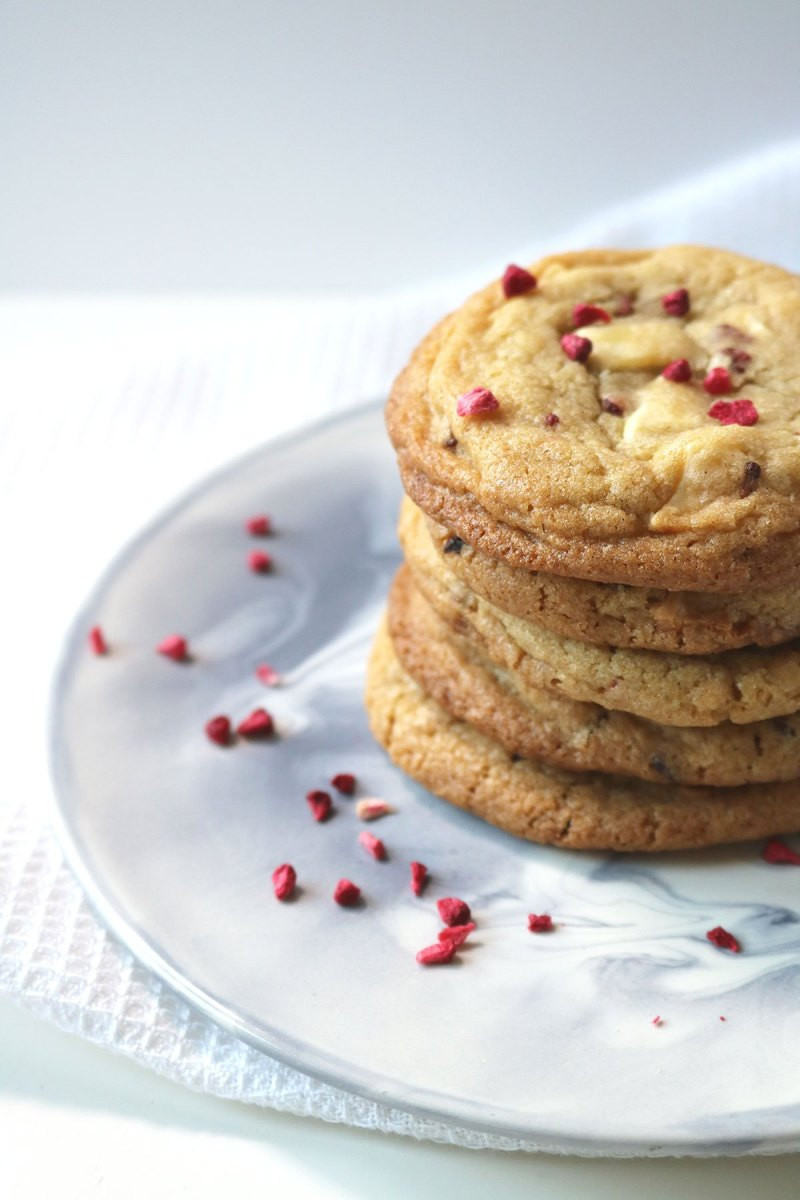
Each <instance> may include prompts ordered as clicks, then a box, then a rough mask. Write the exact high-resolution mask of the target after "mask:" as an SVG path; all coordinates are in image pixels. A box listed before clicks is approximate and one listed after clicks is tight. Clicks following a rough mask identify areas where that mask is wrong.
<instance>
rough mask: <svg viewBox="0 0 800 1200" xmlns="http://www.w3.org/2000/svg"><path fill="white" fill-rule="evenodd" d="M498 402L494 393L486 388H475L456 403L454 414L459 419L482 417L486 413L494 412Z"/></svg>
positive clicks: (460, 397) (498, 404) (465, 393)
mask: <svg viewBox="0 0 800 1200" xmlns="http://www.w3.org/2000/svg"><path fill="white" fill-rule="evenodd" d="M499 407H500V401H499V400H498V399H497V397H496V396H495V394H494V392H490V391H489V389H488V388H485V387H476V388H473V389H472V391H471V392H464V395H463V396H459V397H458V401H457V402H456V412H457V413H458V415H459V416H460V417H482V416H484V415H485V414H486V413H492V412H496V411H497V409H498V408H499Z"/></svg>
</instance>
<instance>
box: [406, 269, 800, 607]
mask: <svg viewBox="0 0 800 1200" xmlns="http://www.w3.org/2000/svg"><path fill="white" fill-rule="evenodd" d="M531 273H532V275H533V276H535V278H536V281H537V282H536V286H535V287H532V288H530V289H529V290H528V291H526V292H524V293H523V294H517V295H511V296H507V295H506V291H507V290H509V289H507V288H504V286H503V284H502V283H501V282H495V283H493V284H491V285H490V286H489V287H487V288H485V289H484V290H483V291H481V292H479V293H477V294H476V295H475V296H473V297H472V298H471V299H470V300H468V301H467V303H466V304H465V305H464V306H463V307H462V308H461V309H459V310H458V311H457V312H455V313H453V314H452V315H451V316H449V317H447V318H446V319H445V320H444V321H442V322H441V323H440V324H439V325H438V326H437V327H436V328H435V329H434V330H433V332H432V333H431V334H429V336H428V337H427V338H426V339H425V341H423V343H422V344H421V345H420V346H419V348H418V349H417V350H416V352H415V353H414V355H413V357H412V359H411V362H410V364H409V366H408V367H407V368H406V370H405V371H404V372H403V373H402V374H401V375H400V377H399V379H398V380H397V382H396V384H395V387H394V389H393V392H392V396H391V398H390V401H389V405H388V410H387V420H388V426H389V432H390V436H391V438H392V441H393V443H394V445H395V447H396V449H397V452H398V459H399V464H400V469H401V473H402V476H403V481H404V484H405V486H406V490H407V491H408V492H409V494H410V495H411V496H412V498H413V499H414V500H415V501H416V503H417V504H419V506H420V507H421V508H423V509H424V510H425V511H426V512H428V514H429V515H430V516H432V517H434V518H435V519H437V520H439V521H441V522H442V523H443V524H445V525H446V526H447V527H448V529H451V530H452V531H453V532H454V533H456V534H458V535H459V536H461V537H463V538H465V540H467V541H469V542H470V543H471V544H473V545H477V546H479V547H480V549H482V550H484V551H485V552H487V553H488V554H490V555H493V556H495V557H498V558H503V559H505V560H506V561H508V562H510V563H512V564H513V565H515V566H523V567H527V568H528V569H532V570H544V571H548V572H551V573H552V574H556V575H569V576H575V577H577V578H582V579H589V580H596V581H599V582H605V583H633V584H638V585H641V586H654V587H665V588H669V589H681V590H690V591H691V590H703V591H723V592H724V591H743V590H746V589H748V588H752V587H755V588H757V587H770V586H777V585H779V584H781V583H784V582H788V581H790V580H792V579H795V578H797V577H798V576H800V502H799V500H798V497H800V278H798V277H797V276H795V275H791V274H789V273H788V272H786V271H782V270H780V269H779V268H778V267H774V266H769V265H767V264H764V263H759V262H755V261H754V260H752V259H747V258H743V257H741V256H739V255H736V254H731V253H727V252H725V251H721V250H712V249H705V248H702V247H697V246H675V247H669V248H667V249H663V250H657V251H641V252H639V251H636V252H633V251H631V252H626V251H610V250H609V251H586V252H583V253H576V254H566V255H561V256H553V257H550V258H546V259H544V260H543V261H542V262H541V263H539V264H537V265H534V266H533V267H532V268H531ZM524 282H525V281H524V280H523V284H524ZM511 290H513V289H511ZM476 389H482V390H481V391H478V392H476V391H475V390H476ZM484 390H485V391H484ZM469 393H472V396H468V394H469ZM485 393H488V396H487V395H486V394H485ZM464 397H468V398H467V399H466V400H464ZM459 409H460V410H461V413H463V414H464V415H460V413H459ZM470 410H472V411H470Z"/></svg>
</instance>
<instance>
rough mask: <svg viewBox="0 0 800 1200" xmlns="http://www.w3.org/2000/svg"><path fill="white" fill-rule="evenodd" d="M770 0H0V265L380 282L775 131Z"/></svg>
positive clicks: (436, 265)
mask: <svg viewBox="0 0 800 1200" xmlns="http://www.w3.org/2000/svg"><path fill="white" fill-rule="evenodd" d="M799 42H800V6H798V5H796V4H792V3H791V0H760V2H759V3H753V2H752V0H669V2H668V3H665V2H664V0H661V2H654V0H558V2H555V0H552V2H547V0H486V2H481V0H294V2H292V0H136V3H131V2H130V0H4V3H3V5H2V6H0V54H2V70H0V120H1V121H2V134H1V135H0V136H1V137H2V143H1V145H2V158H0V174H1V177H2V188H0V286H5V287H9V288H27V289H45V290H49V289H59V290H61V289H67V290H72V289H75V288H81V289H95V290H105V289H115V290H119V289H123V290H129V289H137V290H145V291H147V290H151V289H154V288H155V289H177V290H187V289H189V290H191V289H196V290H207V289H210V288H213V289H222V290H234V291H236V290H241V289H248V290H259V291H261V290H280V291H283V290H285V289H291V290H292V291H315V290H318V289H326V290H328V291H331V290H332V291H340V290H341V289H352V288H359V289H376V288H379V289H392V288H395V287H397V286H398V285H407V284H408V285H411V284H417V283H419V282H421V281H423V280H426V279H434V278H437V277H440V276H441V275H442V274H449V273H453V272H457V271H460V270H463V269H464V268H465V267H469V268H472V267H482V266H483V265H484V264H486V268H487V270H488V271H489V272H490V274H494V272H495V270H496V265H497V263H498V262H502V261H503V260H504V259H505V258H506V257H507V256H508V254H509V253H510V252H511V250H512V249H513V248H514V247H517V246H520V245H525V244H527V243H529V242H532V241H538V240H541V239H542V238H545V237H547V236H549V235H552V234H556V233H558V232H559V231H560V230H561V229H564V228H567V227H568V226H570V225H572V224H575V223H576V222H578V221H580V220H582V219H583V218H584V217H586V216H590V215H592V214H593V213H594V212H595V211H596V210H597V209H598V208H599V207H602V206H605V205H608V204H609V203H612V202H614V201H616V200H619V199H623V198H625V197H627V196H630V195H635V194H636V193H639V192H641V191H642V190H644V189H649V188H653V187H657V186H660V185H661V184H664V183H668V182H670V181H673V180H678V179H681V178H682V177H683V176H685V175H690V174H693V173H695V172H696V171H698V170H700V169H702V168H703V167H707V166H713V165H715V164H717V163H722V162H725V161H726V160H727V159H730V158H732V157H734V156H735V155H737V154H739V153H743V152H745V151H748V150H752V149H754V148H756V147H758V146H760V145H764V144H766V143H769V142H771V141H779V140H782V139H784V138H786V137H789V136H792V135H793V134H797V132H798V127H799V126H800V71H798V69H797V58H798V43H799Z"/></svg>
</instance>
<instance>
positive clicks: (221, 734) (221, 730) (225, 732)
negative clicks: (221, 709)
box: [205, 716, 231, 746]
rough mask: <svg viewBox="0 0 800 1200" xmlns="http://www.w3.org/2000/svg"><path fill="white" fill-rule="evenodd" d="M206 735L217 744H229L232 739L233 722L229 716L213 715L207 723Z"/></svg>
mask: <svg viewBox="0 0 800 1200" xmlns="http://www.w3.org/2000/svg"><path fill="white" fill-rule="evenodd" d="M205 730H206V737H208V738H209V740H210V741H212V742H215V743H216V745H217V746H229V745H230V741H231V723H230V720H229V719H228V717H224V716H219V717H212V718H211V719H210V720H209V721H206V724H205Z"/></svg>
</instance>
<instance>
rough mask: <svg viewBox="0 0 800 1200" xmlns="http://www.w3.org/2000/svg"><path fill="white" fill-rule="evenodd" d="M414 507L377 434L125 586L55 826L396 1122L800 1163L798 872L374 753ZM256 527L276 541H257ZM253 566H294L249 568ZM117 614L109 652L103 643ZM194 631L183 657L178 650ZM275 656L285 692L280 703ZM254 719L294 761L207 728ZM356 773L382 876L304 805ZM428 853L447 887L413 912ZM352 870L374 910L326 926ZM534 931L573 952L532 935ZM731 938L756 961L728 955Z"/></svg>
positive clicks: (279, 468)
mask: <svg viewBox="0 0 800 1200" xmlns="http://www.w3.org/2000/svg"><path fill="white" fill-rule="evenodd" d="M399 496H400V489H399V485H398V483H397V477H396V471H395V466H394V462H393V457H392V454H391V451H390V448H389V446H388V443H387V441H386V437H385V434H384V432H383V425H382V420H381V416H380V411H379V410H378V409H377V408H370V409H368V410H361V411H359V412H356V413H354V414H352V415H348V416H346V417H343V418H339V419H336V420H332V421H330V422H328V423H327V424H325V425H322V426H317V427H315V428H314V429H312V430H310V431H308V432H306V433H304V434H303V435H302V436H297V437H295V438H292V439H289V440H284V441H283V442H281V443H275V444H272V445H268V446H266V447H264V448H263V449H261V450H259V451H258V452H257V453H255V454H253V455H252V456H250V457H249V458H247V459H245V460H243V461H240V462H237V463H234V464H233V465H232V466H231V467H229V468H228V469H227V470H225V471H224V472H222V473H221V474H219V475H216V476H214V477H213V478H211V479H210V480H207V481H206V482H204V483H203V484H202V485H201V486H200V487H198V488H197V489H196V490H195V491H193V492H192V493H191V495H189V496H188V497H187V498H185V499H184V500H182V501H181V502H180V503H178V504H177V505H176V506H175V507H173V508H172V509H171V510H170V511H169V512H168V513H166V515H165V516H163V517H162V518H161V519H160V520H159V521H158V522H156V523H155V524H154V525H152V526H151V527H150V528H148V529H147V530H146V531H145V532H144V533H143V534H142V535H141V537H140V538H139V539H138V540H137V541H136V542H135V544H134V545H132V546H130V547H129V548H128V549H127V550H125V551H124V553H123V554H122V555H121V557H120V558H119V559H118V560H117V562H116V563H115V564H114V565H113V566H112V568H111V569H110V571H109V573H108V574H107V575H106V577H105V578H104V579H103V581H102V582H101V583H100V585H99V586H98V588H97V590H96V592H95V593H94V595H93V596H92V597H91V599H90V601H89V602H88V604H87V606H86V609H85V610H84V612H83V614H82V615H81V617H80V618H79V620H78V621H77V623H76V626H75V629H74V633H73V635H72V637H71V639H70V641H69V644H68V646H67V649H66V653H65V658H64V662H63V664H62V667H61V670H60V674H59V677H58V681H57V686H56V692H55V701H54V714H53V761H54V768H55V778H56V785H57V786H56V792H57V800H56V824H57V827H58V830H59V834H60V838H61V841H62V844H63V846H64V849H65V851H66V853H67V855H68V857H69V859H70V861H71V863H72V866H73V867H74V869H75V871H76V872H77V874H78V876H79V878H80V880H81V882H82V884H83V886H84V887H85V889H86V891H87V892H88V894H89V896H90V897H91V899H92V901H93V903H94V904H95V906H96V908H97V910H98V912H99V913H100V915H101V916H102V917H103V919H104V920H105V921H106V922H107V924H108V925H109V926H110V927H111V928H112V929H113V930H114V931H115V932H116V934H117V935H118V936H119V937H120V938H121V939H122V940H123V941H124V942H126V943H127V945H128V946H129V947H130V948H131V949H132V950H133V951H134V953H135V954H136V955H138V957H139V958H140V959H141V960H142V961H143V962H144V963H146V964H147V965H148V966H149V967H151V968H152V969H153V970H154V971H155V972H156V973H158V974H159V975H160V976H162V977H163V978H164V979H165V980H167V981H168V982H169V983H170V984H171V985H172V986H173V987H174V988H175V989H176V990H177V991H178V992H180V993H181V994H182V995H183V996H185V997H186V998H187V999H189V1000H190V1001H191V1002H192V1003H194V1004H195V1005H197V1007H198V1008H200V1009H202V1010H203V1011H204V1012H206V1013H208V1014H209V1015H210V1016H212V1017H213V1018H214V1019H216V1020H217V1021H219V1022H220V1023H221V1024H222V1025H224V1026H225V1027H226V1028H228V1029H230V1030H233V1031H235V1032H236V1033H237V1034H239V1035H240V1036H241V1037H243V1038H245V1039H246V1040H248V1041H249V1042H251V1043H253V1044H254V1045H256V1046H258V1047H259V1048H261V1049H263V1050H264V1051H266V1052H268V1053H269V1054H272V1055H274V1056H277V1057H278V1058H280V1059H283V1060H285V1061H286V1062H288V1063H290V1064H292V1065H293V1066H295V1067H297V1068H299V1069H301V1070H302V1071H305V1072H307V1073H309V1074H312V1075H315V1076H319V1077H320V1078H323V1079H326V1080H328V1081H330V1082H332V1083H334V1084H336V1085H337V1086H339V1087H341V1088H345V1089H349V1090H352V1091H355V1092H359V1093H361V1094H363V1095H366V1096H370V1097H372V1098H375V1099H377V1100H379V1101H381V1102H384V1103H388V1104H391V1105H395V1106H397V1107H398V1108H401V1109H407V1110H409V1111H413V1112H415V1113H419V1114H423V1115H426V1116H428V1117H432V1118H435V1119H439V1120H444V1121H450V1122H454V1123H457V1124H459V1125H461V1126H468V1127H472V1128H476V1129H481V1130H487V1131H490V1132H494V1133H497V1134H505V1135H510V1136H516V1137H521V1138H524V1139H526V1140H527V1141H529V1142H530V1143H531V1144H535V1145H539V1146H543V1147H547V1148H550V1149H560V1150H566V1151H580V1152H584V1153H609V1154H614V1153H644V1154H652V1153H685V1154H713V1153H717V1154H718V1153H741V1152H744V1151H747V1150H758V1149H762V1150H778V1149H797V1148H800V1037H798V1020H800V1018H799V1017H798V1013H800V937H799V936H798V899H800V871H798V870H797V869H795V868H791V867H774V866H768V865H767V864H765V863H764V862H762V861H761V859H760V857H759V850H758V847H757V846H753V845H748V846H741V847H735V848H730V849H721V850H718V851H713V852H704V853H698V854H672V855H664V856H660V857H658V858H646V857H627V858H626V857H622V856H614V855H607V854H579V853H575V852H569V851H563V850H555V849H548V848H545V847H537V846H531V845H527V844H525V843H523V842H519V841H516V840H514V839H513V838H511V837H508V836H506V835H505V834H502V833H500V832H498V831H496V830H494V829H492V828H490V827H489V826H487V825H485V824H483V823H482V822H481V821H479V820H477V819H475V818H472V817H470V816H467V815H465V814H463V813H461V812H458V811H456V810H454V809H452V808H450V807H449V806H448V805H446V804H444V803H443V802H441V801H439V800H437V799H435V798H434V797H432V796H431V795H430V794H428V793H427V792H425V791H424V790H423V789H422V788H419V787H417V786H416V785H414V784H413V783H411V782H410V781H409V780H408V779H407V778H405V777H404V776H403V775H402V774H401V773H400V772H399V771H397V770H396V769H395V768H394V767H392V766H391V765H390V763H389V762H388V761H387V759H386V757H385V755H384V754H383V752H382V751H381V750H380V749H379V748H378V747H377V746H376V745H375V744H374V743H373V741H372V739H371V737H370V734H369V732H368V729H367V723H366V719H365V715H364V712H363V707H362V698H361V697H362V688H363V675H364V664H365V659H366V654H367V651H368V647H369V642H370V639H371V636H372V632H373V630H374V627H375V624H376V621H377V619H378V615H379V611H380V607H381V605H382V602H383V598H384V596H385V593H386V590H387V587H388V584H389V580H390V577H391V574H392V572H393V570H394V568H395V566H396V564H397V561H398V557H399V555H398V549H397V544H396V540H395V535H394V524H395V515H396V509H397V504H398V501H399ZM260 511H267V512H269V513H270V514H271V515H272V516H273V519H274V523H275V527H276V533H275V535H274V536H273V537H272V538H270V539H269V542H264V543H256V542H254V541H253V540H252V539H249V538H248V537H247V535H246V534H245V533H244V531H243V521H244V519H245V518H246V517H248V516H249V515H250V514H252V513H255V512H260ZM256 545H263V546H264V548H267V549H268V550H269V551H270V553H271V554H272V555H273V557H274V560H275V570H274V572H273V573H272V574H269V575H254V574H252V573H251V572H249V571H248V570H247V567H246V563H245V557H246V554H247V552H248V551H249V550H250V549H252V548H253V547H254V546H256ZM95 622H99V623H101V624H102V626H103V628H104V629H105V630H106V633H107V636H108V639H109V642H110V643H111V646H112V651H113V652H112V653H111V654H110V655H109V656H108V657H106V658H95V657H94V656H92V655H91V654H89V653H88V651H87V649H86V631H87V629H88V627H89V626H90V625H92V624H94V623H95ZM172 632H180V633H183V634H185V635H187V636H188V637H189V639H190V642H191V647H192V650H193V653H194V656H195V660H194V661H193V662H192V663H191V664H187V665H176V664H174V663H172V662H170V661H168V660H166V659H164V658H162V657H160V656H159V655H157V654H155V653H154V651H153V647H154V646H155V644H156V643H157V642H158V641H159V640H160V639H161V638H162V637H163V636H164V635H166V634H168V633H172ZM262 661H266V662H270V663H272V664H273V665H275V666H276V667H277V668H278V669H279V670H280V671H281V672H282V673H283V674H284V676H285V684H284V686H282V687H280V688H273V689H267V688H264V687H263V686H262V685H261V684H259V682H258V681H257V679H256V678H255V675H254V667H255V666H256V665H257V664H258V663H259V662H262ZM258 704H265V705H266V706H267V707H268V708H269V709H270V710H271V711H272V712H273V714H274V716H275V718H276V721H277V723H278V727H279V730H280V736H279V737H278V738H277V739H276V740H275V741H274V742H271V743H267V744H255V743H252V744H246V743H239V744H237V745H236V746H235V747H233V748H230V749H227V750H222V749H219V748H217V747H216V746H214V745H212V744H211V743H210V742H209V741H208V740H207V738H206V737H205V736H204V733H203V725H204V722H205V721H206V719H207V718H208V717H210V716H211V715H213V714H216V713H219V712H224V713H228V714H230V715H231V716H232V717H234V718H240V717H242V716H244V715H245V714H246V713H247V712H249V711H250V709H252V708H253V707H255V706H256V705H258ZM338 771H352V772H354V773H355V774H356V775H357V776H358V780H359V794H369V795H377V796H380V797H383V798H384V799H386V800H388V801H390V802H391V803H392V804H393V805H395V806H396V809H397V812H396V814H395V815H392V816H389V817H385V818H384V819H383V820H382V821H381V822H380V823H379V824H377V825H373V826H370V827H369V828H371V829H372V831H373V832H375V833H379V834H380V835H381V836H382V837H383V839H384V841H385V842H386V844H387V847H388V849H389V854H390V858H389V861H388V862H385V863H378V862H375V861H373V860H372V859H370V858H369V857H368V856H367V855H366V854H365V852H364V851H363V850H362V849H361V848H360V847H359V845H358V844H357V841H356V838H357V835H358V833H359V832H360V830H361V829H362V828H364V826H362V825H361V824H360V823H359V821H358V820H357V819H356V816H355V813H354V800H350V799H346V798H342V799H337V801H336V809H337V812H336V815H335V817H334V818H333V819H332V820H330V821H329V822H327V823H326V824H322V825H319V824H316V823H315V822H314V821H313V820H312V819H311V817H310V814H309V810H308V808H307V805H306V802H305V799H304V797H305V793H306V792H307V791H308V790H309V789H310V788H314V787H324V786H325V785H326V783H327V781H328V780H329V778H330V777H331V775H333V774H334V773H335V772H338ZM411 859H421V860H422V861H423V862H425V863H426V864H427V865H428V867H429V868H430V871H431V876H432V879H431V885H430V887H429V889H428V891H427V892H426V894H425V896H424V897H423V898H421V899H417V898H415V897H414V896H413V895H412V893H411V891H410V889H409V885H408V877H409V867H408V864H409V861H410V860H411ZM284 861H291V862H292V863H293V864H294V865H295V867H296V869H297V872H298V877H299V883H300V887H301V892H300V894H299V896H298V897H297V899H296V900H295V901H294V902H292V903H288V904H280V903H278V902H277V901H276V900H275V899H274V897H273V895H272V890H271V886H270V875H271V872H272V870H273V868H274V867H275V866H276V865H277V864H279V863H281V862H284ZM342 876H347V877H349V878H351V879H353V880H355V881H356V882H357V883H358V884H359V885H360V886H361V887H362V888H363V892H364V897H365V903H364V906H363V907H362V908H360V909H354V910H345V909H341V908H339V907H338V906H337V905H335V904H334V903H333V901H332V898H331V894H332V891H333V887H334V885H335V883H336V881H337V880H338V879H339V878H340V877H342ZM447 895H457V896H462V897H464V898H465V899H467V900H468V901H469V902H470V903H471V905H472V907H473V910H474V914H475V917H476V919H477V921H478V924H479V931H478V933H476V935H474V938H473V944H472V946H471V948H470V949H469V950H468V951H466V952H465V953H463V955H462V956H461V958H460V961H459V962H458V963H456V964H453V965H451V966H449V967H442V968H433V969H425V968H422V967H419V966H418V965H417V964H416V962H415V958H414V955H415V952H416V950H418V949H419V948H420V947H422V946H425V945H428V944H429V943H431V942H432V941H434V940H435V937H436V932H437V930H438V928H439V922H438V920H437V916H436V910H435V900H436V898H437V897H441V896H447ZM531 911H533V912H550V913H552V914H553V917H554V920H555V921H556V924H557V929H556V931H555V932H554V933H552V934H549V935H540V936H535V935H532V934H530V933H528V931H527V928H526V915H527V913H528V912H531ZM719 924H721V925H723V926H725V927H726V928H728V929H730V930H731V931H733V932H734V933H735V934H736V935H737V936H738V937H739V938H740V939H741V942H742V944H743V953H741V954H740V955H732V954H729V953H726V952H724V951H721V950H718V949H716V948H715V947H713V946H712V945H710V944H709V942H708V941H707V940H706V938H705V933H706V930H708V929H710V928H711V927H713V926H716V925H719ZM655 1017H661V1018H662V1023H661V1024H660V1025H654V1024H653V1023H652V1022H653V1019H654V1018H655ZM722 1017H725V1020H724V1021H723V1020H721V1018H722Z"/></svg>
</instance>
